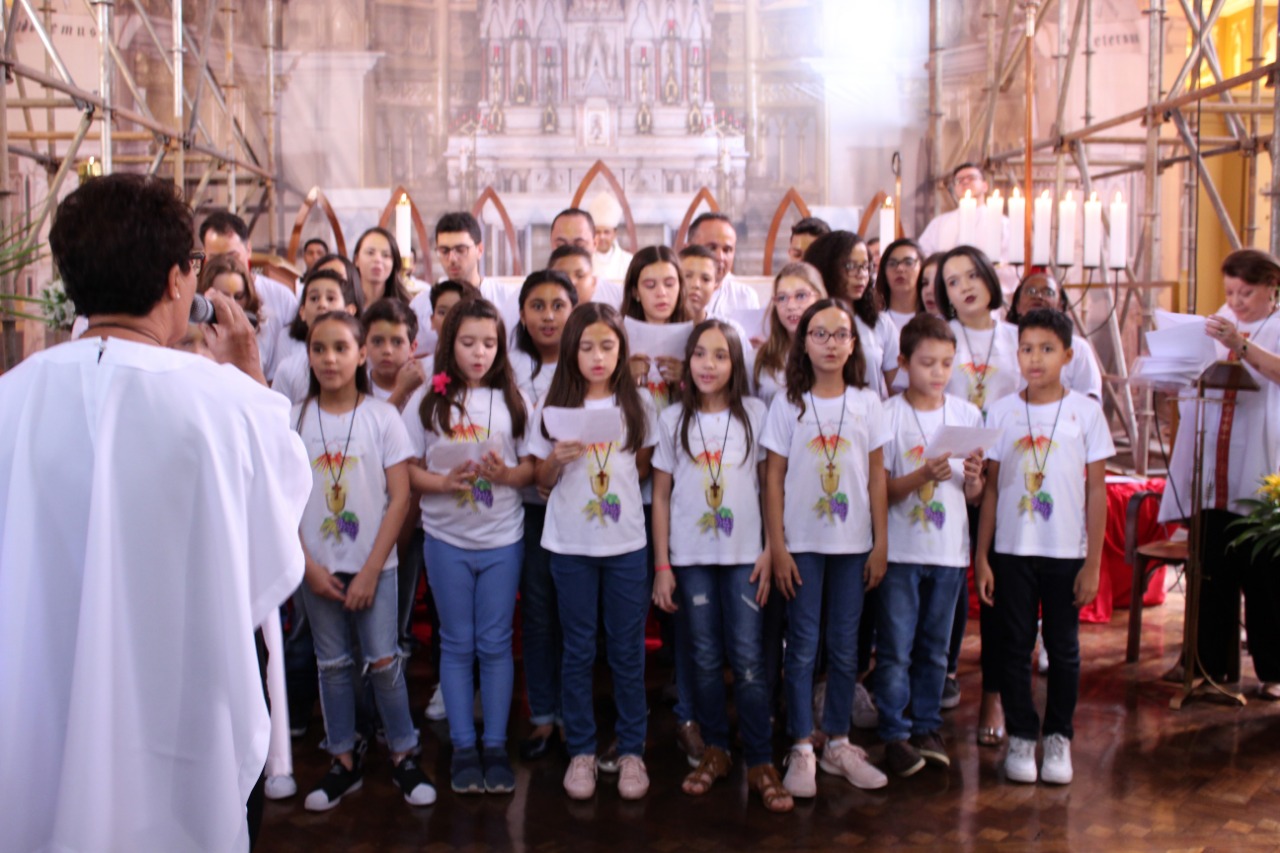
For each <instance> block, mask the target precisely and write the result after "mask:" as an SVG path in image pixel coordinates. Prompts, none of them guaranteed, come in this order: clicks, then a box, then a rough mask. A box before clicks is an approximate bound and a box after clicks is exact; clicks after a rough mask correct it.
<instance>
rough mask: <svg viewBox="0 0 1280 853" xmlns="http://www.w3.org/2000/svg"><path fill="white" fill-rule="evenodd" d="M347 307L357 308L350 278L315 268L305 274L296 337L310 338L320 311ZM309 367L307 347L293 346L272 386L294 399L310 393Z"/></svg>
mask: <svg viewBox="0 0 1280 853" xmlns="http://www.w3.org/2000/svg"><path fill="white" fill-rule="evenodd" d="M332 311H345V312H346V313H348V314H350V315H352V316H355V315H356V311H357V303H356V289H355V287H354V286H353V285H352V284H351V282H350V281H349V280H347V279H345V278H343V277H342V276H341V275H340V274H339V273H336V272H334V271H333V270H326V269H318V268H317V269H313V270H311V272H309V273H307V274H306V275H305V276H303V278H302V297H301V298H300V299H299V301H298V316H297V317H295V318H294V319H293V323H291V324H290V325H289V336H290V338H292V339H293V340H297V341H305V340H307V334H308V330H309V329H310V328H311V324H312V323H313V322H315V320H316V318H317V317H319V316H320V315H321V314H326V313H329V312H332ZM309 370H310V354H309V351H308V350H307V349H306V348H305V347H304V348H303V349H301V350H294V351H293V352H292V354H290V355H288V356H287V357H286V358H285V359H284V360H283V361H280V362H278V364H277V366H276V373H275V379H274V380H273V381H272V383H271V387H272V388H273V389H275V390H276V391H279V392H280V393H281V394H284V395H285V396H286V397H288V398H289V399H290V400H292V401H293V402H294V403H300V402H302V401H303V400H304V399H305V398H306V396H307V375H308V371H309Z"/></svg>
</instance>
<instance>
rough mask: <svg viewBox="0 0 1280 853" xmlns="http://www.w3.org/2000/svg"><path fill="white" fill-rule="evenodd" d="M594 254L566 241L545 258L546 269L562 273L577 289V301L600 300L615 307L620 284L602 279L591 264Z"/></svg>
mask: <svg viewBox="0 0 1280 853" xmlns="http://www.w3.org/2000/svg"><path fill="white" fill-rule="evenodd" d="M593 263H594V255H592V253H591V250H590V249H584V248H583V247H581V246H575V245H573V244H572V243H568V244H566V245H564V246H557V247H556V248H555V251H553V252H552V253H551V257H550V258H548V259H547V269H549V270H555V271H556V272H561V273H564V274H565V275H567V276H568V277H569V281H571V282H572V283H573V287H574V289H575V290H577V291H578V301H579V302H600V303H602V304H605V305H609V306H611V307H613V308H617V307H618V306H619V305H621V304H622V284H621V283H620V282H617V281H607V280H602V279H601V278H600V277H599V276H597V275H596V274H595V270H594V268H593V266H592V264H593Z"/></svg>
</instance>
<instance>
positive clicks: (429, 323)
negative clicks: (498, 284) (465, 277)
mask: <svg viewBox="0 0 1280 853" xmlns="http://www.w3.org/2000/svg"><path fill="white" fill-rule="evenodd" d="M478 295H480V291H479V290H477V289H476V288H475V287H473V286H472V285H470V284H467V283H466V282H465V281H458V280H457V279H452V278H446V279H443V280H441V281H439V282H436V283H435V284H433V285H432V286H431V289H430V290H426V291H424V292H422V293H420V294H418V295H417V296H416V297H414V300H413V301H412V302H410V303H409V308H410V309H411V310H412V311H413V313H414V316H416V317H417V318H418V334H417V335H416V336H415V339H416V340H417V351H418V352H420V353H422V355H423V357H426V356H428V355H431V354H432V353H434V352H435V349H436V340H437V339H438V336H439V334H440V327H441V326H443V325H444V318H445V317H446V316H448V314H449V309H450V308H452V307H453V306H455V305H457V304H458V302H460V301H461V300H462V298H463V297H465V296H478Z"/></svg>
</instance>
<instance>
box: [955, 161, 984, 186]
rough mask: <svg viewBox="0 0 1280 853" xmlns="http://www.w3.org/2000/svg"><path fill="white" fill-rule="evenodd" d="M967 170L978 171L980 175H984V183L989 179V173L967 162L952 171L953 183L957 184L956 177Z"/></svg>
mask: <svg viewBox="0 0 1280 853" xmlns="http://www.w3.org/2000/svg"><path fill="white" fill-rule="evenodd" d="M965 169H977V170H978V172H979V174H981V175H982V179H983V180H984V181H985V180H986V179H987V173H986V172H985V171H983V168H982V167H981V166H979V165H978V164H977V163H972V162H970V161H968V160H965V161H964V162H963V163H961V164H960V165H959V166H956V167H955V168H954V169H952V170H951V182H952V183H955V180H956V175H958V174H960V173H961V172H963V171H964V170H965Z"/></svg>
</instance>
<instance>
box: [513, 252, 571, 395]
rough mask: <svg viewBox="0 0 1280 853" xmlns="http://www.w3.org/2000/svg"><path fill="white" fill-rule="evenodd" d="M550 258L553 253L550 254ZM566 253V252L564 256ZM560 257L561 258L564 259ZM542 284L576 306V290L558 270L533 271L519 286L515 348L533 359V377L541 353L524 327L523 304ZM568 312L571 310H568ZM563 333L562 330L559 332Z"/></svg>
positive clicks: (536, 373) (540, 363)
mask: <svg viewBox="0 0 1280 853" xmlns="http://www.w3.org/2000/svg"><path fill="white" fill-rule="evenodd" d="M561 248H563V249H570V248H573V249H576V248H578V247H577V246H562V247H561ZM551 254H552V257H554V256H555V252H552V253H551ZM567 254H568V253H567V252H566V253H565V255H567ZM565 255H562V256H561V257H564V256H565ZM544 284H554V285H556V286H557V287H559V288H560V289H561V290H563V291H564V292H565V295H566V296H567V297H569V304H570V305H571V306H574V307H576V306H577V304H578V288H576V287H574V286H573V282H571V281H570V280H569V276H567V275H565V274H564V273H562V272H560V271H559V270H535V271H533V272H531V273H529V275H528V277H526V278H525V280H524V284H522V285H520V297H519V299H518V301H517V304H518V305H519V306H520V320H519V322H517V323H516V334H515V346H516V349H518V350H520V351H521V352H522V353H524V354H525V355H527V356H529V358H531V359H533V375H534V376H537V375H538V374H539V373H541V372H542V353H541V352H539V351H538V347H537V345H536V344H534V342H533V337H532V336H531V335H530V334H529V330H528V329H526V328H525V325H524V303H525V300H527V299H528V298H529V294H531V293H533V289H534V288H535V287H541V286H542V285H544ZM569 310H570V311H572V310H573V308H570V309H569ZM561 331H563V329H562V330H561Z"/></svg>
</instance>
